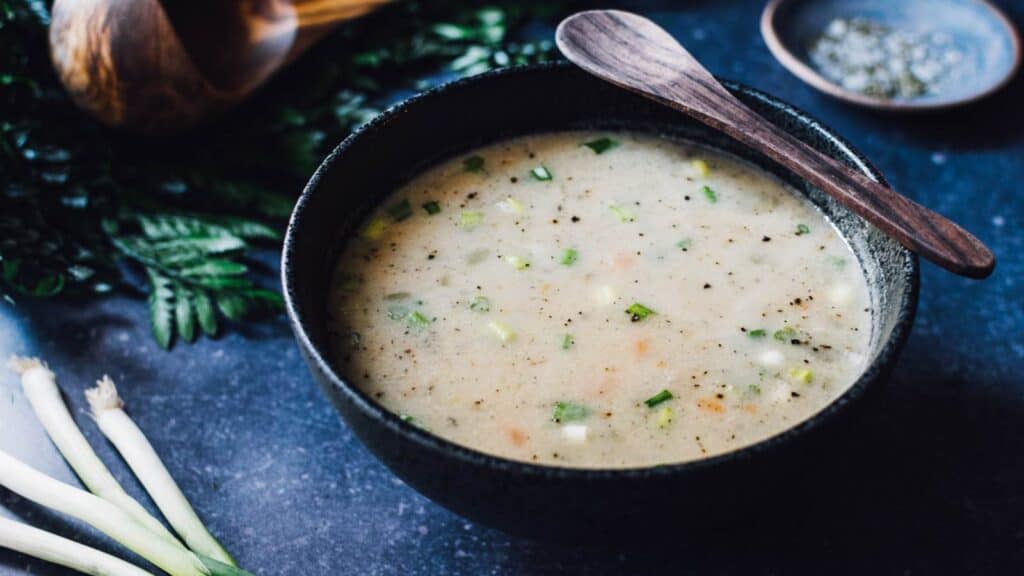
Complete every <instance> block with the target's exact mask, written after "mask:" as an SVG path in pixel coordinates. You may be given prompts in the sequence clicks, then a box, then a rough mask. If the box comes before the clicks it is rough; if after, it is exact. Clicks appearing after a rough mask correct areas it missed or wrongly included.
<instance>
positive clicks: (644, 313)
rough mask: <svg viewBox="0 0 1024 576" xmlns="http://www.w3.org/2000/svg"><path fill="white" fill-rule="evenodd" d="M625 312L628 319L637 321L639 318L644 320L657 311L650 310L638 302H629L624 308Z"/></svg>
mask: <svg viewBox="0 0 1024 576" xmlns="http://www.w3.org/2000/svg"><path fill="white" fill-rule="evenodd" d="M626 314H629V319H630V320H631V321H633V322H639V321H641V320H644V319H645V318H647V317H648V316H652V315H654V314H657V312H655V311H654V310H651V309H650V308H648V307H647V306H644V305H643V304H641V303H639V302H634V303H632V304H630V306H629V308H626Z"/></svg>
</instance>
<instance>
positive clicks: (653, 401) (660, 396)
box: [644, 390, 674, 408]
mask: <svg viewBox="0 0 1024 576" xmlns="http://www.w3.org/2000/svg"><path fill="white" fill-rule="evenodd" d="M672 398H674V396H672V393H671V392H669V391H668V390H662V391H661V392H658V393H657V394H655V395H654V396H651V397H650V398H648V399H647V400H644V404H647V407H648V408H654V407H655V406H657V405H658V404H661V403H662V402H667V401H669V400H671V399H672Z"/></svg>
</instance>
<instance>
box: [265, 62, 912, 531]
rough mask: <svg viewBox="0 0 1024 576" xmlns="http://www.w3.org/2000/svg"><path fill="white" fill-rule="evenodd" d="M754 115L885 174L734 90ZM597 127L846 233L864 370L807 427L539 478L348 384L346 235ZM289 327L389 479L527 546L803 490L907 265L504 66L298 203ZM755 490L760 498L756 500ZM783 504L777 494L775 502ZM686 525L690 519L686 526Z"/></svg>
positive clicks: (898, 309)
mask: <svg viewBox="0 0 1024 576" xmlns="http://www.w3.org/2000/svg"><path fill="white" fill-rule="evenodd" d="M726 86H727V87H728V88H729V89H730V90H731V91H732V92H733V93H735V94H736V96H737V97H739V99H740V100H742V101H743V102H745V103H746V104H747V105H749V106H750V107H751V108H753V109H754V110H756V111H757V112H759V113H760V114H762V115H763V116H765V117H766V118H768V119H769V120H771V121H773V122H775V123H776V124H778V125H779V126H781V127H782V128H783V129H785V130H787V131H789V132H790V133H792V134H794V135H795V136H797V137H799V138H800V139H801V140H803V141H805V142H807V143H809V144H811V145H812V146H814V147H815V148H817V149H819V150H821V151H822V152H825V153H827V154H830V155H832V156H833V157H835V158H837V159H839V160H841V161H843V162H845V163H847V164H849V165H850V166H852V167H854V168H855V169H857V170H859V171H861V172H863V173H865V174H868V175H870V176H871V177H872V178H876V179H879V180H880V179H881V175H880V174H879V173H878V172H877V171H876V170H875V169H874V168H873V167H872V166H871V165H870V164H869V163H868V162H867V161H866V160H864V159H863V158H862V157H861V156H860V155H858V154H857V152H855V151H854V150H853V149H852V148H850V146H849V145H847V144H846V143H845V142H844V141H843V140H842V139H840V138H839V137H837V136H835V135H834V134H832V133H831V132H830V131H829V130H828V129H827V128H825V127H824V126H822V125H821V124H819V123H818V122H817V121H815V120H813V119H811V118H809V117H808V116H807V115H805V114H804V113H802V112H800V111H799V110H796V109H794V108H793V107H791V106H789V105H787V104H785V103H783V102H780V101H778V100H776V99H774V98H772V97H770V96H767V95H765V94H762V93H760V92H757V91H754V90H751V89H750V88H746V87H743V86H740V85H737V84H731V83H727V84H726ZM579 128H600V129H605V130H615V129H628V130H640V131H648V132H654V133H658V134H664V135H668V136H671V137H678V138H685V139H688V140H692V141H696V142H700V143H704V144H706V145H710V146H713V147H716V148H719V149H723V150H726V151H728V152H731V153H733V154H735V155H738V156H740V157H743V158H745V159H747V160H750V161H752V162H755V163H757V164H759V165H761V166H762V167H764V168H766V169H767V170H769V171H772V172H774V173H776V174H778V175H779V176H780V177H782V178H783V179H784V180H786V181H787V182H789V183H790V184H792V185H793V186H794V187H795V188H796V189H797V190H798V191H799V192H800V193H802V194H806V195H807V197H809V198H810V200H811V201H812V202H813V203H815V204H816V205H817V206H818V207H820V209H821V210H822V211H823V212H824V213H825V215H826V216H827V217H828V218H830V219H831V220H832V221H833V222H834V223H835V224H836V226H837V227H838V228H839V230H840V231H841V233H842V234H843V236H844V237H845V238H846V240H847V241H848V242H849V244H850V245H851V246H852V248H853V250H854V252H855V253H856V254H857V256H858V258H859V259H860V261H861V263H862V264H863V267H864V270H865V271H866V273H867V276H868V285H869V286H870V292H871V299H872V314H873V330H872V337H871V351H870V365H869V367H868V369H867V371H866V372H865V373H864V375H863V376H862V377H861V378H860V379H859V380H857V382H856V383H855V384H854V385H853V386H852V387H851V388H850V389H849V390H848V391H847V392H846V393H845V394H843V395H842V397H840V398H839V399H837V400H836V401H835V402H833V403H832V404H831V405H829V406H828V407H826V408H825V409H824V410H822V411H821V412H820V413H818V414H817V415H816V416H814V417H813V418H811V419H810V420H808V421H806V422H803V423H802V424H800V425H798V426H796V427H795V428H792V429H790V430H788V431H786V432H784V433H782V434H779V435H777V436H774V437H772V438H769V439H767V440H765V441H762V442H760V443H758V444H755V445H752V446H749V447H747V448H743V449H741V450H737V451H734V452H730V453H727V454H723V455H720V456H716V457H713V458H708V459H704V460H700V461H696V462H691V463H684V464H677V465H667V466H658V467H652V468H638V469H627V470H581V469H570V468H556V467H549V466H537V465H531V464H526V463H522V462H515V461H511V460H506V459H502V458H498V457H495V456H490V455H487V454H483V453H480V452H477V451H474V450H471V449H468V448H464V447H462V446H458V445H455V444H452V443H450V442H448V441H446V440H443V439H441V438H439V437H437V436H434V435H432V434H431V433H429V432H427V431H424V430H421V429H419V428H417V427H415V426H412V425H410V424H407V423H405V422H403V421H402V420H400V419H399V418H398V417H396V416H395V415H394V414H392V413H390V412H388V411H387V410H385V409H384V408H382V407H381V406H380V405H378V404H377V403H376V402H375V401H374V400H373V399H372V398H370V397H369V396H367V395H366V394H364V393H363V392H362V391H360V390H359V389H358V388H356V387H354V386H353V385H351V384H350V383H349V382H348V381H347V380H346V378H345V374H344V373H341V372H340V371H338V370H336V368H335V366H334V364H333V362H332V360H331V358H330V356H329V354H328V350H329V349H330V348H329V346H328V333H327V321H326V320H327V317H328V313H327V310H326V306H327V291H328V287H329V283H330V278H331V272H332V270H333V267H334V263H335V260H336V258H337V256H338V254H339V252H340V250H341V248H342V247H343V245H344V243H345V241H346V239H347V238H348V237H349V236H350V235H352V234H353V232H354V231H355V230H356V229H357V226H358V224H359V223H360V221H361V220H363V219H364V218H365V217H366V215H367V214H368V213H369V211H370V210H371V209H372V208H373V207H374V205H375V204H376V203H378V202H380V201H382V200H383V199H384V198H385V197H386V196H387V195H388V194H389V193H390V192H392V191H393V190H394V189H395V188H396V187H398V186H399V185H401V184H403V183H404V182H405V181H407V180H408V179H409V178H411V177H412V176H414V175H416V174H417V173H418V172H420V171H421V170H423V169H424V168H426V167H428V166H430V165H432V164H435V163H437V162H439V161H441V160H445V159H447V158H450V157H451V156H453V155H455V154H458V153H462V152H465V151H466V150H469V149H471V148H474V147H477V146H480V145H483V144H487V143H490V142H493V141H496V140H500V139H503V138H506V137H511V136H517V135H522V134H528V133H537V132H545V131H555V130H565V129H579ZM281 266H282V279H283V282H284V292H285V299H286V304H287V309H288V315H289V317H290V320H291V324H292V327H293V329H294V331H295V336H296V338H297V340H298V343H299V346H300V348H301V350H302V353H303V354H304V356H305V359H306V362H307V363H308V364H309V367H310V369H311V370H312V372H313V375H314V377H315V378H316V380H317V381H318V382H319V383H320V385H321V386H322V387H323V389H324V390H325V391H326V393H327V395H328V396H329V397H330V399H331V400H332V401H333V402H334V405H335V406H336V407H337V409H338V411H339V412H340V413H341V415H342V417H343V418H344V419H345V422H347V423H348V425H349V426H350V427H351V428H352V430H353V431H354V432H355V433H356V435H357V436H358V437H359V438H360V439H361V440H362V441H363V442H364V443H365V444H366V446H368V447H369V448H370V450H371V451H373V453H374V454H376V455H377V457H378V458H380V459H381V460H382V461H383V462H384V463H385V464H386V465H387V466H388V467H389V468H390V469H391V470H392V471H393V472H394V473H395V474H397V475H398V476H399V477H400V478H402V479H403V480H404V481H406V482H407V483H409V484H410V485H412V486H413V487H415V488H416V489H417V490H419V491H420V492H422V493H423V494H425V495H427V496H428V497H430V498H431V499H433V500H435V501H437V502H439V503H440V504H442V505H444V506H446V507H448V508H450V509H451V510H454V511H455V512H457V513H459V514H462V515H464V516H466V517H468V518H471V519H473V520H477V521H479V522H482V523H485V524H489V525H492V526H496V527H499V528H502V529H505V530H508V531H511V532H516V533H522V534H529V535H533V536H556V537H564V538H572V539H579V538H593V537H600V536H612V535H617V534H621V533H622V532H624V531H625V532H629V533H631V534H643V533H646V532H648V531H647V530H645V529H646V528H651V527H657V526H661V525H662V524H661V521H662V520H665V519H667V520H668V521H670V522H673V526H674V527H675V529H674V531H673V533H674V534H678V530H679V529H680V528H681V527H686V526H698V525H706V524H702V523H704V522H706V521H708V520H710V519H714V520H715V521H716V522H718V523H723V522H724V523H726V524H728V523H729V522H732V521H733V519H736V518H737V517H738V516H737V515H739V516H743V515H746V514H751V513H753V512H755V511H757V510H759V509H760V507H759V506H757V502H758V501H760V500H764V499H763V498H762V499H760V500H759V499H757V498H750V499H748V498H747V497H746V496H747V495H751V494H752V493H755V492H756V493H762V492H764V491H768V492H769V493H774V494H776V495H777V496H778V497H784V495H785V491H786V490H787V489H788V488H791V487H795V486H800V485H801V484H802V483H803V482H805V481H807V479H805V478H802V477H801V476H802V475H803V474H804V473H805V471H806V469H807V467H806V466H805V465H804V464H803V463H804V462H806V461H807V458H808V457H809V456H808V455H809V454H813V453H814V452H813V450H822V448H821V447H822V446H823V445H824V446H825V448H824V450H823V452H822V453H823V454H824V453H827V452H828V449H827V445H828V444H829V443H830V442H832V440H831V439H832V438H834V437H835V433H836V432H837V431H842V430H848V429H849V428H850V427H849V426H845V427H844V426H836V425H835V424H838V423H840V422H848V421H849V420H850V419H849V418H844V417H842V416H846V415H849V414H850V413H852V412H853V410H851V408H854V407H855V406H863V405H864V404H865V402H864V400H865V399H866V398H867V397H869V396H870V395H871V394H870V393H871V392H872V391H874V390H877V389H878V388H879V385H880V384H881V382H882V381H883V380H884V377H885V375H886V373H887V371H888V369H889V368H890V367H891V366H892V365H893V363H894V362H895V360H896V357H897V355H898V353H899V350H900V348H901V347H902V345H903V342H904V341H905V339H906V337H907V334H908V332H909V330H910V326H911V323H912V322H913V316H914V311H915V307H916V303H917V287H918V267H917V260H916V258H915V257H914V256H913V255H912V254H910V253H909V252H907V251H906V250H904V249H903V248H902V247H900V246H899V245H898V244H897V243H896V242H894V241H892V240H890V239H889V238H888V237H886V236H884V235H883V234H881V233H880V232H879V231H878V230H876V229H875V228H873V227H872V226H870V225H868V224H865V223H864V222H863V221H861V220H860V219H859V218H856V217H854V216H852V215H851V214H850V213H849V212H848V211H847V210H846V209H845V208H843V207H841V206H839V205H838V204H837V203H835V202H834V201H832V200H831V199H830V198H828V197H826V196H825V195H824V194H822V193H821V192H819V191H817V190H815V189H813V188H811V187H810V186H808V185H807V184H806V183H805V182H803V181H802V180H800V179H798V178H796V177H794V176H793V175H792V174H789V173H788V172H786V171H785V170H783V169H782V168H780V167H779V166H777V165H775V164H774V163H772V162H771V161H769V160H767V159H765V158H764V157H762V156H760V155H758V154H756V153H754V152H752V151H750V150H749V149H747V148H745V147H743V146H742V145H740V144H738V143H736V142H734V141H732V140H730V139H728V138H726V137H724V136H722V135H720V134H717V133H714V132H712V131H710V130H708V129H707V128H705V127H703V126H701V125H698V124H696V123H695V122H693V121H691V120H690V119H688V118H687V117H685V116H684V115H682V114H680V113H677V112H674V111H671V110H669V109H667V108H664V107H662V106H659V105H656V104H654V103H652V102H650V101H647V100H644V99H642V98H640V97H638V96H635V95H633V94H630V93H628V92H625V91H623V90H620V89H617V88H614V87H612V86H610V85H608V84H605V83H603V82H601V81H599V80H596V79H594V78H592V77H590V76H588V75H586V74H585V73H583V72H581V71H579V70H577V69H576V68H574V67H570V66H568V65H564V64H552V65H540V66H534V67H525V68H512V69H507V70H502V71H497V72H492V73H489V74H484V75H481V76H477V77H475V78H472V79H468V80H461V81H457V82H453V83H451V84H448V85H445V86H442V87H440V88H437V89H435V90H431V91H429V92H427V93H425V94H422V95H420V96H417V97H415V98H412V99H410V100H407V101H405V102H403V103H401V104H399V105H397V106H395V107H394V108H392V109H390V110H389V111H387V112H385V113H384V114H382V115H381V116H379V117H378V118H377V119H376V120H374V121H373V122H371V123H369V124H368V125H366V126H365V127H363V128H362V129H360V130H359V131H357V132H356V133H355V134H353V135H352V136H350V137H349V138H347V139H346V140H345V141H344V142H342V143H341V145H339V146H338V147H337V148H336V149H335V150H334V152H332V153H331V155H330V156H328V157H327V159H326V160H324V162H323V164H322V165H321V166H320V168H319V169H318V170H317V172H316V174H314V175H313V177H312V179H311V180H310V181H309V184H308V185H307V187H306V190H305V191H304V192H303V194H302V197H301V198H300V199H299V201H298V204H297V205H296V207H295V212H294V214H293V215H292V220H291V223H290V225H289V227H288V234H287V237H286V239H285V243H284V254H283V257H282V264H281ZM753 486H756V487H757V490H751V487H753ZM773 500H777V498H773ZM680 520H683V522H680Z"/></svg>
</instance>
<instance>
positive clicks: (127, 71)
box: [50, 0, 387, 133]
mask: <svg viewBox="0 0 1024 576" xmlns="http://www.w3.org/2000/svg"><path fill="white" fill-rule="evenodd" d="M385 2H387V0H202V1H201V2H197V1H195V0H175V1H170V0H169V1H168V2H167V3H166V5H164V3H162V2H161V1H160V0H56V2H55V3H54V5H53V19H52V23H51V25H50V55H51V58H52V60H53V65H54V67H55V68H56V69H57V75H58V76H59V77H60V79H61V82H63V84H64V86H65V87H66V88H67V90H68V92H69V93H70V94H71V97H72V98H73V99H74V101H75V102H76V103H77V104H78V105H79V106H81V107H82V108H84V109H86V110H87V111H89V112H91V113H92V114H93V115H94V116H96V118H98V119H99V120H100V121H102V122H104V123H106V124H110V125H112V126H125V127H129V128H132V129H135V130H138V131H142V132H149V133H169V132H178V131H181V130H185V129H187V128H191V127H192V126H195V125H196V124H199V123H200V122H202V121H203V120H205V119H207V118H208V117H210V116H212V115H214V114H217V113H219V112H221V111H223V110H225V109H226V108H228V107H230V106H232V105H233V104H236V103H238V102H239V101H241V100H242V99H243V98H245V97H246V96H248V95H249V94H250V93H252V92H253V91H254V90H256V89H257V88H258V87H259V86H261V85H262V84H263V83H264V82H266V80H267V79H268V78H270V76H272V75H273V74H274V73H275V72H277V71H278V70H280V69H281V68H282V67H283V66H285V65H286V64H288V63H290V62H291V61H293V60H294V59H295V58H296V57H298V56H299V55H300V54H301V53H302V52H304V51H305V50H306V49H307V48H309V47H310V46H312V45H313V44H314V43H316V41H318V40H320V39H321V38H322V37H323V36H324V35H326V34H327V33H328V32H329V31H330V30H332V29H333V28H334V27H335V26H336V25H337V24H339V23H341V22H343V21H345V20H348V19H350V18H355V17H357V16H360V15H362V14H364V13H366V12H368V11H370V10H372V9H373V8H375V7H377V6H379V5H381V4H383V3H385Z"/></svg>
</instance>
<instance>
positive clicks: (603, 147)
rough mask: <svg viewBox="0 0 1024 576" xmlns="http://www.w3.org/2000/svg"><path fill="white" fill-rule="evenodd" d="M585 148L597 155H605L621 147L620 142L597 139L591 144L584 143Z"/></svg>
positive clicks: (609, 139)
mask: <svg viewBox="0 0 1024 576" xmlns="http://www.w3.org/2000/svg"><path fill="white" fill-rule="evenodd" d="M583 146H586V147H587V148H590V149H591V150H593V151H594V153H595V154H604V153H605V152H607V151H609V150H611V149H612V148H617V147H618V146H619V141H618V140H613V139H611V138H607V137H604V138H596V139H594V140H591V141H590V142H584V143H583Z"/></svg>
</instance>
